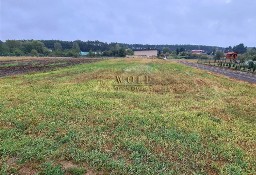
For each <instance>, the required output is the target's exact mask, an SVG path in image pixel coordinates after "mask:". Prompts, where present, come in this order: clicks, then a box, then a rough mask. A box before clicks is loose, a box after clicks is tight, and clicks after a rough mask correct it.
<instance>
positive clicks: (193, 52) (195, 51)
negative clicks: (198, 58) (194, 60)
mask: <svg viewBox="0 0 256 175" xmlns="http://www.w3.org/2000/svg"><path fill="white" fill-rule="evenodd" d="M191 53H192V54H197V55H201V54H204V50H192V51H191Z"/></svg>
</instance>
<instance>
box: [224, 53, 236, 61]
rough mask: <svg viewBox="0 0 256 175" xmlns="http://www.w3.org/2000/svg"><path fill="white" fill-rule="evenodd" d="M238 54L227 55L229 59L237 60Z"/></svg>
mask: <svg viewBox="0 0 256 175" xmlns="http://www.w3.org/2000/svg"><path fill="white" fill-rule="evenodd" d="M237 56H238V53H237V52H228V53H226V58H227V59H237Z"/></svg>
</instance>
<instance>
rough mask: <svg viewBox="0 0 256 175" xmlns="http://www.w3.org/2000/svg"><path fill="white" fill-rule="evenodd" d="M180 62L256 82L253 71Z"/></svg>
mask: <svg viewBox="0 0 256 175" xmlns="http://www.w3.org/2000/svg"><path fill="white" fill-rule="evenodd" d="M179 62H180V63H182V64H185V65H187V66H192V67H196V68H199V69H203V70H207V71H210V72H214V73H218V74H222V75H225V76H227V77H229V78H234V79H237V80H242V81H246V82H249V83H254V84H255V83H256V75H255V74H253V73H249V72H241V71H236V70H231V69H227V68H222V67H215V66H208V65H203V64H197V63H193V62H188V61H179Z"/></svg>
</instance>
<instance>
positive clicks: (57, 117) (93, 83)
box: [0, 59, 256, 175]
mask: <svg viewBox="0 0 256 175" xmlns="http://www.w3.org/2000/svg"><path fill="white" fill-rule="evenodd" d="M145 75H147V76H150V77H151V81H152V82H151V84H152V89H147V88H146V89H145V90H142V91H135V92H133V91H131V90H120V91H117V90H115V88H114V87H113V84H115V83H116V78H115V77H116V76H145ZM163 89H165V90H164V91H163ZM255 128H256V86H255V85H252V84H248V83H244V82H239V81H235V80H231V79H228V78H225V77H222V76H219V75H214V74H210V73H207V72H205V71H201V70H197V69H194V68H190V67H186V66H184V65H181V64H178V63H176V62H171V61H162V60H149V59H148V60H147V59H145V60H138V59H135V60H132V59H113V60H104V61H101V62H97V63H92V64H82V65H76V66H72V67H69V68H63V69H59V70H57V71H51V72H46V73H34V74H27V75H20V76H18V75H17V76H10V77H4V78H1V79H0V157H1V159H0V169H1V170H0V174H12V173H13V174H28V173H31V174H36V173H38V174H47V175H48V174H52V175H58V174H74V175H78V174H86V173H87V174H174V175H176V174H230V175H231V174H232V175H239V174H251V175H253V174H256V168H255V167H256V129H255Z"/></svg>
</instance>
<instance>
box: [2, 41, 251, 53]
mask: <svg viewBox="0 0 256 175" xmlns="http://www.w3.org/2000/svg"><path fill="white" fill-rule="evenodd" d="M145 49H156V50H158V51H159V52H160V53H162V54H174V55H179V56H187V55H188V54H189V51H191V50H204V51H205V53H206V54H208V55H216V53H217V52H228V51H236V52H238V53H241V54H243V53H246V52H247V47H245V46H244V45H243V44H239V45H237V46H234V47H231V46H229V47H227V48H223V47H216V46H204V45H149V44H125V43H114V42H112V43H106V42H100V41H97V40H96V41H81V40H76V41H61V40H6V41H4V42H3V41H0V56H61V57H78V56H80V53H81V52H88V56H89V57H96V56H106V57H125V56H126V55H133V50H145Z"/></svg>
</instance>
